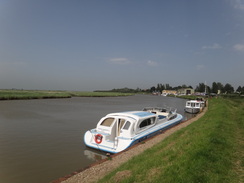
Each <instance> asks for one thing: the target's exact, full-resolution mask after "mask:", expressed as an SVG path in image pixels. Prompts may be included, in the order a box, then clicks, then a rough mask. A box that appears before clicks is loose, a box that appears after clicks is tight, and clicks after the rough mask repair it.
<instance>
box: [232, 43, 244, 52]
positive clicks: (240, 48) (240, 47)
mask: <svg viewBox="0 0 244 183" xmlns="http://www.w3.org/2000/svg"><path fill="white" fill-rule="evenodd" d="M233 47H234V49H235V50H236V51H241V52H244V44H236V45H234V46H233Z"/></svg>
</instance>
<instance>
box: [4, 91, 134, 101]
mask: <svg viewBox="0 0 244 183" xmlns="http://www.w3.org/2000/svg"><path fill="white" fill-rule="evenodd" d="M132 95H135V94H134V93H119V92H85V91H52V90H15V89H12V90H7V89H0V100H2V101H3V100H31V99H62V98H72V97H119V96H132Z"/></svg>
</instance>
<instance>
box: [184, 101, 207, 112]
mask: <svg viewBox="0 0 244 183" xmlns="http://www.w3.org/2000/svg"><path fill="white" fill-rule="evenodd" d="M204 107H205V101H204V100H202V99H197V100H189V101H187V102H186V106H185V111H186V112H188V113H191V114H196V113H199V112H201V111H202V110H203V108H204Z"/></svg>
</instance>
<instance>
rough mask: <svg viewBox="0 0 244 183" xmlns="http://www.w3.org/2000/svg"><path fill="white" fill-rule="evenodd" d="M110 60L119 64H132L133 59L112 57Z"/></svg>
mask: <svg viewBox="0 0 244 183" xmlns="http://www.w3.org/2000/svg"><path fill="white" fill-rule="evenodd" d="M108 62H109V63H112V64H119V65H127V64H131V61H130V60H129V59H127V58H111V59H109V60H108Z"/></svg>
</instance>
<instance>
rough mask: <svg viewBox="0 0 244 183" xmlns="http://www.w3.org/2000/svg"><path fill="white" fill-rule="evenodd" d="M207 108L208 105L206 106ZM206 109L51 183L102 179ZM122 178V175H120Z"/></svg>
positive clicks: (79, 182)
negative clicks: (142, 141)
mask: <svg viewBox="0 0 244 183" xmlns="http://www.w3.org/2000/svg"><path fill="white" fill-rule="evenodd" d="M207 106H208V105H207ZM207 108H208V107H205V108H204V110H203V111H202V112H201V113H200V114H198V115H196V117H194V118H192V119H189V120H187V121H184V122H182V123H180V124H179V125H177V126H174V127H173V128H170V129H168V130H166V131H164V132H163V133H162V134H159V135H157V136H155V137H153V138H151V139H148V140H146V141H144V142H145V143H140V144H137V145H135V146H133V147H131V148H129V149H128V150H126V151H124V152H121V153H118V154H114V155H112V156H111V160H103V161H101V162H98V163H96V164H94V165H91V166H90V167H89V168H87V169H85V170H83V171H77V172H74V173H72V174H70V175H67V176H65V177H62V178H60V179H58V180H54V181H53V182H52V183H91V182H96V181H98V180H99V179H101V178H102V177H104V176H105V175H106V174H108V173H109V172H111V171H112V170H114V169H116V168H117V167H119V166H120V165H122V164H123V163H125V162H127V161H128V160H130V159H131V158H132V157H134V156H136V155H138V154H140V153H142V152H143V151H145V150H146V149H149V148H151V147H152V146H154V145H155V144H157V143H159V142H160V141H162V140H163V139H164V138H166V137H168V136H169V135H171V134H173V133H174V132H175V131H177V130H179V129H181V128H184V127H186V126H188V125H189V124H191V123H193V122H194V121H196V120H198V119H199V118H201V117H202V116H203V115H204V114H205V112H206V111H207ZM122 176H123V175H122Z"/></svg>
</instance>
